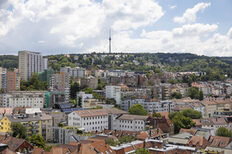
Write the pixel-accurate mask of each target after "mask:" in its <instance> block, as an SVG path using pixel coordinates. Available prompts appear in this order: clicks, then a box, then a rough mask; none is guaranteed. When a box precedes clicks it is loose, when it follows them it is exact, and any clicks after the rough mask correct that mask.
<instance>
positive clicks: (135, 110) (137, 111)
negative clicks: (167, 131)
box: [129, 104, 148, 115]
mask: <svg viewBox="0 0 232 154" xmlns="http://www.w3.org/2000/svg"><path fill="white" fill-rule="evenodd" d="M129 113H130V114H133V115H147V114H148V113H147V111H145V110H144V108H143V106H142V105H141V104H135V105H133V106H132V107H130V108H129Z"/></svg>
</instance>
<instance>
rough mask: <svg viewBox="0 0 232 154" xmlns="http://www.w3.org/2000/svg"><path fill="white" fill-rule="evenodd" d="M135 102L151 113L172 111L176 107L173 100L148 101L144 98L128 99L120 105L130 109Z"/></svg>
mask: <svg viewBox="0 0 232 154" xmlns="http://www.w3.org/2000/svg"><path fill="white" fill-rule="evenodd" d="M135 104H141V105H142V106H143V108H144V110H146V111H147V112H149V113H152V112H171V111H172V109H173V108H174V107H175V103H173V102H171V101H168V100H166V101H160V102H146V101H145V100H144V99H128V100H124V101H122V102H121V105H120V107H121V108H122V109H123V110H125V111H128V110H129V108H130V107H132V106H133V105H135Z"/></svg>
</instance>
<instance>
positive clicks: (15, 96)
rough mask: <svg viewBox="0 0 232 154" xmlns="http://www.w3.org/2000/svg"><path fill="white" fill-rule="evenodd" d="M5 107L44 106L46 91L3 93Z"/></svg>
mask: <svg viewBox="0 0 232 154" xmlns="http://www.w3.org/2000/svg"><path fill="white" fill-rule="evenodd" d="M2 99H3V101H2V106H3V107H11V108H15V107H31V108H43V107H44V104H45V91H11V92H9V93H7V94H3V97H2Z"/></svg>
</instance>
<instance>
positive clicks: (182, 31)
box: [173, 23, 218, 37]
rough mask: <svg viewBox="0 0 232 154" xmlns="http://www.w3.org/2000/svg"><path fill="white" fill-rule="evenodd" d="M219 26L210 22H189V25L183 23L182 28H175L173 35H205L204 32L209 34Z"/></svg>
mask: <svg viewBox="0 0 232 154" xmlns="http://www.w3.org/2000/svg"><path fill="white" fill-rule="evenodd" d="M217 28H218V26H217V25H215V24H213V25H209V24H205V25H204V24H200V23H197V24H192V25H191V24H188V25H183V26H182V27H180V28H175V29H173V35H175V36H181V37H182V36H194V35H203V34H208V33H211V32H214V31H216V30H217Z"/></svg>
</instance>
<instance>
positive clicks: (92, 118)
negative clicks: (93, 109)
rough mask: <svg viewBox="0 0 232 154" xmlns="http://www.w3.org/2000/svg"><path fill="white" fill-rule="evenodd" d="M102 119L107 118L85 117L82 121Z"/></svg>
mask: <svg viewBox="0 0 232 154" xmlns="http://www.w3.org/2000/svg"><path fill="white" fill-rule="evenodd" d="M102 118H107V116H95V117H87V118H84V120H94V119H102Z"/></svg>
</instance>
